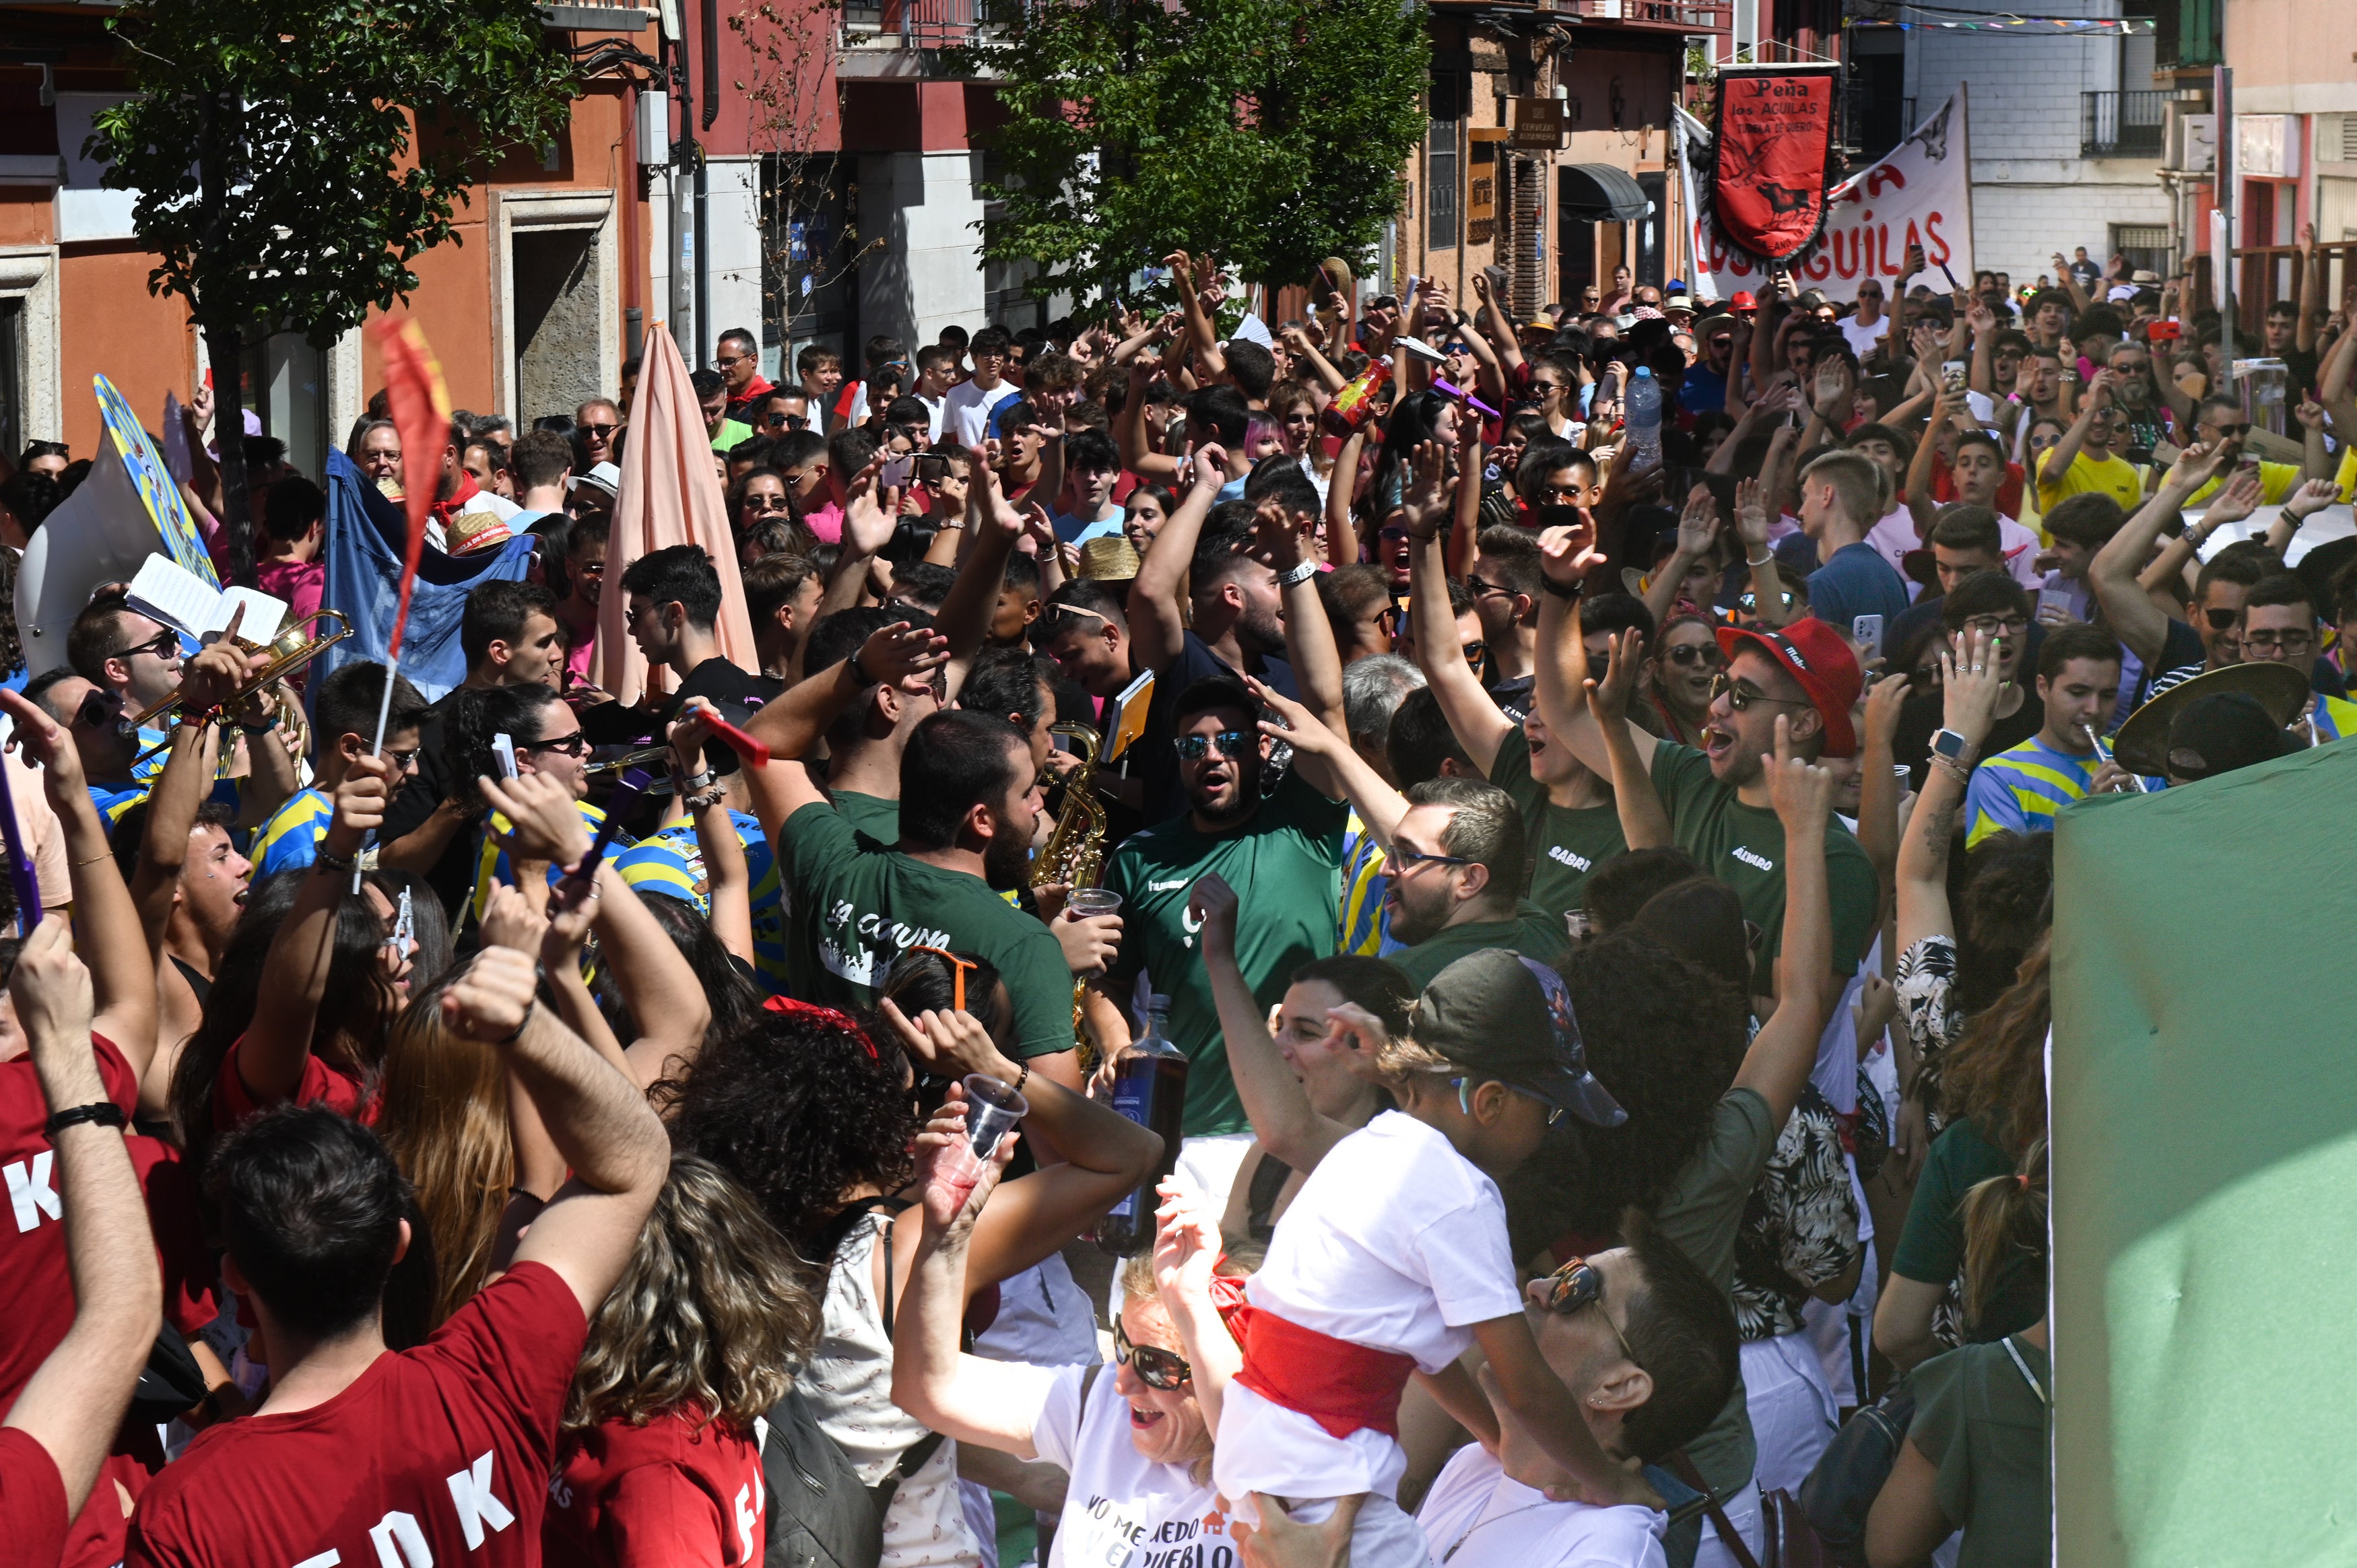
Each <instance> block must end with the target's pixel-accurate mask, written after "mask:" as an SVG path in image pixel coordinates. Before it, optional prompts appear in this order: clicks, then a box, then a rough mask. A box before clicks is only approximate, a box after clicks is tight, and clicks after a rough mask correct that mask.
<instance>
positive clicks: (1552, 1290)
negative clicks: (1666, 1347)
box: [1546, 1258, 1645, 1366]
mask: <svg viewBox="0 0 2357 1568" xmlns="http://www.w3.org/2000/svg"><path fill="white" fill-rule="evenodd" d="M1546 1305H1547V1310H1548V1311H1549V1312H1555V1313H1560V1314H1562V1315H1563V1316H1566V1317H1568V1316H1571V1315H1572V1314H1573V1313H1575V1312H1577V1311H1579V1310H1581V1309H1582V1308H1584V1307H1590V1306H1592V1307H1594V1308H1596V1310H1597V1312H1598V1314H1600V1315H1601V1316H1602V1317H1603V1319H1604V1326H1606V1327H1607V1328H1609V1329H1610V1330H1612V1337H1613V1338H1615V1339H1617V1340H1619V1341H1620V1353H1621V1354H1622V1355H1623V1356H1626V1357H1628V1358H1629V1359H1631V1361H1636V1363H1637V1365H1639V1366H1643V1365H1644V1364H1645V1363H1644V1362H1642V1361H1641V1360H1638V1358H1637V1352H1636V1351H1634V1350H1632V1349H1631V1348H1629V1337H1628V1336H1627V1335H1626V1334H1623V1333H1621V1332H1620V1325H1619V1324H1617V1323H1615V1322H1613V1321H1612V1315H1611V1314H1610V1313H1609V1312H1606V1311H1605V1310H1604V1271H1603V1270H1601V1269H1599V1268H1598V1267H1597V1266H1596V1265H1595V1264H1594V1263H1591V1262H1588V1261H1587V1259H1586V1258H1574V1259H1573V1260H1572V1261H1571V1262H1567V1263H1566V1264H1565V1265H1564V1266H1563V1267H1561V1268H1559V1269H1557V1270H1556V1271H1555V1273H1552V1274H1550V1275H1548V1276H1547V1297H1546Z"/></svg>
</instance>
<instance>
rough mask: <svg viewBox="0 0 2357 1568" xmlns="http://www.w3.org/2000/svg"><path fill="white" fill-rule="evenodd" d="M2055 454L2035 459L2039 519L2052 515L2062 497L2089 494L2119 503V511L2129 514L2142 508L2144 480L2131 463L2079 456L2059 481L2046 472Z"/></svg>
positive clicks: (2083, 454) (2119, 459) (2050, 452)
mask: <svg viewBox="0 0 2357 1568" xmlns="http://www.w3.org/2000/svg"><path fill="white" fill-rule="evenodd" d="M2057 450H2060V448H2055V449H2053V450H2050V451H2048V452H2046V453H2044V454H2042V455H2041V456H2040V457H2039V459H2038V510H2039V513H2040V515H2041V516H2043V515H2044V514H2045V513H2047V512H2050V511H2052V510H2054V505H2055V503H2056V502H2057V501H2060V500H2061V499H2062V498H2063V497H2065V496H2075V495H2083V494H2085V493H2086V492H2088V491H2090V490H2093V491H2094V492H2095V493H2097V494H2099V495H2106V496H2109V497H2111V498H2112V499H2114V500H2115V501H2117V502H2119V503H2120V510H2122V511H2126V512H2133V511H2135V510H2136V508H2138V507H2140V506H2142V505H2143V504H2144V480H2143V478H2141V477H2140V476H2139V475H2138V474H2137V473H2136V465H2135V464H2134V463H2130V462H2128V461H2126V459H2124V458H2120V457H2108V456H2107V457H2105V458H2104V459H2103V460H2102V461H2101V462H2098V461H2096V460H2095V459H2094V458H2093V457H2090V456H2087V454H2086V453H2084V452H2082V453H2080V454H2079V456H2078V458H2077V459H2076V460H2075V461H2074V462H2072V465H2071V467H2069V468H2067V469H2065V470H2064V471H2063V473H2062V477H2061V478H2059V479H2055V478H2049V477H2048V475H2047V472H2046V470H2047V468H2048V467H2050V459H2051V458H2052V457H2053V456H2054V452H2055V451H2057Z"/></svg>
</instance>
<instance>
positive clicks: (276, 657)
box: [123, 609, 352, 762]
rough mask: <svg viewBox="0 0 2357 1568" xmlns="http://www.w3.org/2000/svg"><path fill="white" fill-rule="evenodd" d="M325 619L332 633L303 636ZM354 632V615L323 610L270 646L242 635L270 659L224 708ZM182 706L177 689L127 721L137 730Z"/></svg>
mask: <svg viewBox="0 0 2357 1568" xmlns="http://www.w3.org/2000/svg"><path fill="white" fill-rule="evenodd" d="M323 620H333V621H334V622H335V623H336V627H337V629H336V630H334V631H330V632H328V634H327V635H326V636H324V637H310V638H307V637H305V636H303V635H302V630H303V628H305V627H306V626H308V625H311V624H312V623H314V622H317V621H323ZM351 635H352V623H351V621H350V618H347V617H346V616H345V614H344V612H343V611H341V610H331V609H321V610H318V611H317V612H315V613H314V614H312V615H309V616H307V617H305V618H303V619H301V620H297V621H291V622H289V623H288V624H287V626H286V628H285V630H284V631H281V632H280V633H279V634H278V635H277V636H276V637H274V638H273V639H271V640H270V642H269V644H268V645H267V646H266V647H256V646H255V645H254V644H253V643H250V642H247V641H245V639H242V638H241V639H238V646H239V647H241V648H245V649H249V650H252V651H253V652H256V653H266V654H268V655H269V662H268V663H266V664H264V666H263V667H262V668H261V669H259V670H257V671H254V672H253V674H251V675H249V676H247V677H246V678H245V682H244V683H243V684H242V685H240V686H239V687H238V689H237V690H236V691H234V692H232V693H230V696H229V699H228V701H227V702H225V703H223V704H222V707H223V709H224V710H225V711H229V712H234V711H235V710H236V709H237V708H238V707H240V706H241V705H242V704H243V703H244V702H245V701H246V699H247V698H249V697H251V696H253V694H254V693H256V692H259V691H261V690H263V689H264V687H266V686H269V685H271V684H272V683H273V682H278V681H283V680H285V678H286V677H287V676H288V675H291V674H293V673H294V672H295V671H297V670H300V669H301V668H303V666H305V665H306V664H308V663H310V662H311V660H314V659H317V657H319V655H320V654H322V653H324V652H326V651H327V650H328V649H330V648H333V647H334V646H335V645H336V644H337V643H339V642H341V641H343V640H344V639H346V638H348V637H350V636H351ZM179 705H180V697H179V693H177V692H176V693H173V694H172V695H170V696H168V697H167V698H165V699H164V700H163V701H162V702H160V703H156V704H155V705H153V706H152V707H149V708H148V709H146V710H145V712H143V713H139V714H133V715H132V716H131V717H129V718H126V719H125V720H124V721H123V722H124V724H126V725H129V726H130V727H131V728H132V729H133V730H134V731H137V730H139V729H143V728H145V726H146V725H147V724H148V722H149V721H150V720H153V719H157V718H160V717H162V716H163V715H164V714H168V713H170V712H171V711H172V710H173V709H175V708H177V707H178V706H179ZM170 744H171V741H170V740H169V738H168V737H167V739H166V740H165V741H163V742H162V743H161V744H159V745H156V746H149V747H148V748H147V749H146V750H145V751H144V752H142V753H140V755H139V758H138V760H140V761H142V762H145V760H146V759H147V758H148V757H153V756H155V755H156V753H157V752H159V751H162V750H163V749H164V748H165V747H166V746H169V745H170Z"/></svg>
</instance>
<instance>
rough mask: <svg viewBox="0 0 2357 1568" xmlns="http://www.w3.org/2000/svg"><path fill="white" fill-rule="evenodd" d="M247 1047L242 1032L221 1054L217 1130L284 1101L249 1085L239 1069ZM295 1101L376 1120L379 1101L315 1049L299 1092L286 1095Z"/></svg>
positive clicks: (308, 1058)
mask: <svg viewBox="0 0 2357 1568" xmlns="http://www.w3.org/2000/svg"><path fill="white" fill-rule="evenodd" d="M244 1050H245V1036H243V1035H240V1036H238V1037H237V1038H236V1039H235V1040H234V1041H232V1042H231V1045H230V1047H229V1051H228V1054H226V1055H224V1056H223V1057H222V1058H221V1075H220V1076H219V1077H218V1078H216V1079H213V1131H214V1132H216V1133H226V1132H228V1131H229V1130H230V1129H231V1128H232V1127H234V1126H236V1125H237V1124H238V1123H239V1122H242V1121H244V1120H245V1119H246V1118H247V1117H249V1116H252V1115H254V1114H256V1113H257V1112H263V1111H267V1110H268V1109H270V1107H272V1106H274V1105H276V1104H278V1103H280V1102H279V1101H276V1100H264V1099H262V1098H260V1097H259V1096H257V1095H256V1094H255V1093H254V1092H253V1090H250V1089H248V1088H246V1086H245V1079H244V1076H243V1075H242V1074H241V1073H240V1072H239V1071H238V1067H237V1061H238V1058H239V1056H240V1055H242V1053H243V1052H244ZM286 1103H289V1104H293V1105H324V1106H326V1107H327V1108H328V1110H330V1111H332V1112H335V1113H336V1114H337V1115H339V1116H351V1117H355V1118H357V1119H359V1120H360V1121H362V1122H374V1121H375V1120H376V1101H375V1100H374V1099H373V1098H371V1096H370V1094H369V1092H368V1088H367V1086H366V1085H364V1084H363V1083H361V1080H360V1079H356V1078H354V1077H353V1076H352V1075H351V1074H350V1073H348V1072H345V1071H343V1070H342V1069H339V1068H333V1067H329V1066H328V1064H327V1063H326V1062H323V1061H321V1060H320V1059H319V1053H318V1052H317V1051H312V1052H310V1053H309V1054H308V1055H307V1056H305V1057H304V1058H303V1076H302V1078H301V1079H300V1080H298V1081H297V1082H296V1085H295V1092H294V1093H292V1094H290V1095H288V1096H287V1097H286Z"/></svg>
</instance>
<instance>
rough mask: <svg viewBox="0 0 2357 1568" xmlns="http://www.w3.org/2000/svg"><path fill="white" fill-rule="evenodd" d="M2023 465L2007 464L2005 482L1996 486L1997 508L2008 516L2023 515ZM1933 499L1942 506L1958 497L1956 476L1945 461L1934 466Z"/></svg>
mask: <svg viewBox="0 0 2357 1568" xmlns="http://www.w3.org/2000/svg"><path fill="white" fill-rule="evenodd" d="M2021 481H2022V473H2021V465H2020V464H2018V463H2007V465H2006V466H2005V483H2003V484H2001V485H1999V486H1998V487H1997V488H1996V510H1999V511H2000V512H2003V513H2004V514H2005V515H2006V516H2007V517H2016V518H2018V517H2019V516H2020V515H2021ZM1932 499H1933V500H1935V501H1937V502H1939V503H1940V504H1941V505H1942V506H1945V505H1947V504H1948V503H1949V502H1950V501H1953V500H1954V499H1956V476H1955V475H1954V474H1953V473H1952V472H1951V471H1950V470H1949V467H1948V466H1947V465H1946V464H1945V463H1935V464H1933V465H1932Z"/></svg>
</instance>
